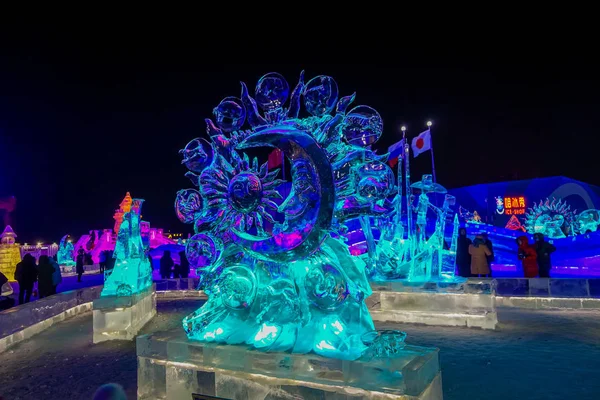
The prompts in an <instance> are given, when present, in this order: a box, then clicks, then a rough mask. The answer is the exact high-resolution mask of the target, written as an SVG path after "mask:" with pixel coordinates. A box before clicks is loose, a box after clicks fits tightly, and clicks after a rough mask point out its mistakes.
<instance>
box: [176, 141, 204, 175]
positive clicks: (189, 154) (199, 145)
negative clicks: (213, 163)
mask: <svg viewBox="0 0 600 400" xmlns="http://www.w3.org/2000/svg"><path fill="white" fill-rule="evenodd" d="M211 149H212V148H211V145H210V143H208V142H207V141H206V140H205V139H201V138H196V139H193V140H191V141H190V142H189V143H188V144H187V145H186V146H185V148H184V149H183V150H179V153H180V154H182V155H183V160H182V161H181V163H182V164H185V166H186V167H187V168H188V169H189V170H190V171H193V172H196V173H200V172H202V170H204V168H206V167H207V166H208V164H209V163H210V160H211V158H212V150H211ZM209 153H211V157H209Z"/></svg>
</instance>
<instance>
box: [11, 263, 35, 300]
mask: <svg viewBox="0 0 600 400" xmlns="http://www.w3.org/2000/svg"><path fill="white" fill-rule="evenodd" d="M37 277H38V273H37V266H36V265H35V257H34V256H32V255H31V254H25V256H23V261H21V262H20V263H18V264H17V268H16V269H15V280H16V281H17V282H19V304H24V303H27V302H28V301H29V300H31V292H32V291H33V284H34V283H35V282H36V281H37Z"/></svg>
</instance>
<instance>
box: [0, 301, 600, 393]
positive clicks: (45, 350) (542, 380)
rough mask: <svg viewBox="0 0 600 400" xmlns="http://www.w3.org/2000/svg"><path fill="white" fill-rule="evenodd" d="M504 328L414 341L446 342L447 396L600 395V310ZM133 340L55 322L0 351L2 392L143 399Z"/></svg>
mask: <svg viewBox="0 0 600 400" xmlns="http://www.w3.org/2000/svg"><path fill="white" fill-rule="evenodd" d="M200 304H201V303H200V301H198V300H185V301H183V300H175V301H159V303H158V315H157V317H156V318H154V319H153V320H152V321H151V322H150V323H149V324H148V325H146V327H145V328H144V329H143V332H142V333H148V332H153V331H159V330H166V329H171V328H173V327H180V326H181V318H182V317H183V316H184V315H186V314H188V313H189V312H191V311H193V310H195V309H196V308H197V307H198V306H199V305H200ZM499 319H500V325H499V329H498V330H497V331H482V330H477V329H467V328H450V327H448V328H446V327H430V326H414V325H390V324H386V325H383V324H382V325H380V326H378V327H379V328H383V327H386V328H392V327H393V328H395V329H402V330H404V331H406V332H407V333H408V338H407V342H409V343H411V344H415V345H421V346H435V347H439V348H440V350H441V351H440V355H441V363H442V377H443V387H444V398H445V399H446V400H453V399H468V400H478V399H482V400H483V399H485V400H495V399H502V400H506V399H510V400H516V399H540V400H542V399H543V400H552V399H578V400H586V399H599V398H600V379H598V377H599V376H600V313H599V312H594V311H530V310H518V309H509V310H500V312H499ZM136 371H137V362H136V353H135V342H104V343H100V344H98V345H94V344H92V314H91V313H86V314H82V315H80V316H77V317H75V318H72V319H70V320H67V321H64V322H62V323H60V324H57V325H55V326H53V327H51V328H49V329H48V330H46V331H44V332H42V333H41V334H39V335H37V336H35V337H33V338H32V339H30V340H27V341H24V342H22V343H20V344H18V345H16V346H15V347H13V348H11V349H9V350H8V351H7V352H5V353H2V354H0V395H2V396H4V398H5V399H6V400H13V399H14V400H18V399H43V398H48V399H89V398H91V396H92V394H93V392H94V391H95V389H96V388H97V387H98V386H100V385H101V384H103V383H107V382H117V383H120V384H122V385H123V386H124V387H125V389H126V391H127V394H128V396H129V399H135V398H136V388H137V383H136V381H137V372H136Z"/></svg>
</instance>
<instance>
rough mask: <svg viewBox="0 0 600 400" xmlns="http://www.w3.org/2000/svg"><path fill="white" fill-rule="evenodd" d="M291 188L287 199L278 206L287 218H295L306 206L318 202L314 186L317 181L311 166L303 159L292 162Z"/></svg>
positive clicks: (300, 214)
mask: <svg viewBox="0 0 600 400" xmlns="http://www.w3.org/2000/svg"><path fill="white" fill-rule="evenodd" d="M292 177H293V182H292V190H291V192H290V194H289V196H288V197H287V199H286V200H285V201H284V202H283V203H282V204H281V206H280V207H279V212H280V213H283V214H285V217H286V219H287V220H290V219H297V218H300V217H302V216H303V215H304V213H305V211H306V210H307V208H309V207H311V206H313V207H314V206H315V205H316V204H317V203H318V202H319V194H318V191H317V188H316V187H315V182H317V181H318V179H317V176H316V174H315V170H314V168H313V166H312V165H311V164H310V163H309V162H308V161H306V160H304V159H298V160H296V161H294V163H293V164H292Z"/></svg>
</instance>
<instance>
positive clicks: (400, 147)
mask: <svg viewBox="0 0 600 400" xmlns="http://www.w3.org/2000/svg"><path fill="white" fill-rule="evenodd" d="M403 151H404V139H402V140H401V141H399V142H397V143H394V144H393V145H391V146H390V147H389V148H388V153H389V156H388V164H389V165H390V167H392V168H393V167H394V166H395V165H396V164H397V163H398V158H399V157H400V154H402V152H403Z"/></svg>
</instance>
